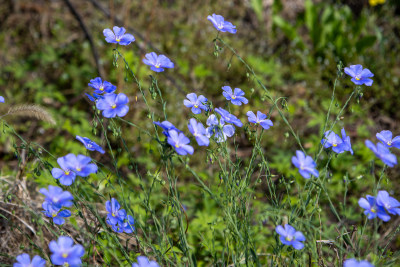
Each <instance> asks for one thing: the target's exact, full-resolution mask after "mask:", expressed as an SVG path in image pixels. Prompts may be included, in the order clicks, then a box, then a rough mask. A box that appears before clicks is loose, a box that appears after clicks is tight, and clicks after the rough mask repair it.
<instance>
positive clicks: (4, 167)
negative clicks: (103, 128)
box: [0, 0, 400, 262]
mask: <svg viewBox="0 0 400 267" xmlns="http://www.w3.org/2000/svg"><path fill="white" fill-rule="evenodd" d="M382 2H383V3H382V4H376V5H375V3H376V2H374V1H372V0H371V1H367V0H366V1H363V0H359V1H357V0H347V1H345V0H343V1H339V0H338V1H333V0H326V1H317V0H316V1H309V0H307V1H302V0H275V1H274V0H246V1H245V0H243V1H223V0H204V1H190V0H158V1H155V0H148V1H130V0H119V1H105V0H64V1H61V0H58V1H52V0H38V1H12V0H4V1H2V2H1V4H0V29H1V31H0V64H1V67H0V91H1V93H0V95H2V96H4V98H5V99H6V103H5V104H2V105H1V106H0V111H2V113H5V112H6V110H7V108H8V107H10V106H13V105H16V104H23V103H32V104H39V105H41V106H43V107H45V108H46V109H47V110H48V111H49V112H50V113H51V114H52V115H53V117H54V118H55V120H56V122H57V125H56V126H52V125H49V124H47V123H43V122H40V121H37V120H35V119H32V118H29V119H28V118H24V117H21V116H14V117H9V118H8V119H7V121H8V122H9V123H10V124H11V125H13V126H14V127H15V128H16V130H17V132H18V133H19V134H20V135H21V136H23V137H24V138H25V139H27V140H31V141H34V142H37V143H39V144H40V145H42V146H43V147H45V148H46V149H47V150H48V151H50V152H51V153H52V154H53V155H55V156H56V157H58V156H63V155H65V154H67V153H84V152H85V151H84V149H83V147H82V146H81V144H80V143H78V142H77V141H76V140H75V136H76V135H80V136H86V137H89V138H91V139H92V140H95V141H97V142H98V143H100V144H103V146H104V143H103V142H104V139H103V138H102V136H101V135H100V134H99V131H94V128H95V127H93V125H92V118H93V109H92V106H91V103H90V102H89V101H88V100H87V98H86V97H85V95H84V93H89V92H91V89H90V88H89V87H88V86H87V84H88V82H89V80H90V79H93V78H95V77H98V76H100V75H101V76H102V77H103V78H104V79H106V80H107V81H110V82H112V83H113V84H115V85H116V86H117V88H118V91H117V92H123V93H125V94H126V95H128V96H129V98H130V111H129V113H128V115H127V116H126V117H125V118H124V119H127V120H129V121H132V122H133V123H135V124H137V125H140V126H141V127H143V128H147V129H151V127H152V126H151V121H150V120H149V119H147V117H146V116H147V113H146V111H145V105H144V103H143V99H142V97H141V94H140V92H139V91H138V89H137V87H136V86H135V85H134V84H133V83H132V82H131V80H130V78H129V79H128V81H126V79H127V77H128V75H127V73H126V72H125V71H124V66H123V65H122V62H120V66H119V68H114V67H113V64H112V60H113V51H112V49H113V46H112V45H110V44H107V43H106V42H105V41H104V37H103V34H102V31H103V29H105V28H112V26H114V25H117V26H124V27H125V28H126V29H127V31H128V32H129V33H132V34H133V35H134V36H135V37H136V41H135V43H133V45H130V46H127V47H121V49H120V51H121V52H122V53H123V54H124V56H125V57H126V59H127V60H128V62H129V63H130V65H131V67H132V68H133V70H134V72H135V73H136V75H137V76H138V77H139V79H140V80H141V82H142V85H143V87H144V88H146V89H145V91H146V94H147V95H148V99H151V98H150V94H149V91H148V90H147V88H148V87H149V86H150V81H151V80H150V78H149V77H148V76H149V75H154V73H152V72H151V71H150V70H149V68H148V67H147V66H146V65H144V64H143V63H142V62H141V60H142V58H143V57H144V55H145V54H146V53H149V52H152V51H155V52H157V53H162V54H165V55H167V56H168V57H169V58H170V59H171V60H172V61H173V62H174V63H175V68H174V69H171V70H167V71H166V72H165V73H162V74H159V75H157V79H158V82H159V86H160V89H161V90H162V93H163V97H164V100H166V102H167V106H166V109H167V110H166V112H167V115H168V119H169V121H171V122H172V123H174V124H175V125H176V126H177V127H178V128H180V129H185V131H186V124H187V120H188V118H190V110H189V109H187V108H185V107H184V106H183V100H184V99H185V96H186V94H188V93H191V92H195V93H197V94H203V95H205V96H206V97H207V98H209V99H210V100H212V101H213V104H214V106H216V107H218V106H223V105H224V104H225V99H224V97H223V96H222V90H221V87H222V86H224V85H230V86H231V87H239V88H241V89H242V90H244V91H245V92H246V96H247V97H248V98H249V101H250V103H249V105H246V106H244V107H243V106H242V107H234V109H233V113H234V114H235V115H237V116H238V117H239V118H241V119H242V121H246V120H247V117H246V116H245V114H246V112H247V111H248V110H252V111H256V110H260V111H262V112H268V110H269V108H270V107H271V105H270V104H269V103H268V102H265V101H264V95H263V92H262V91H261V90H259V89H258V88H256V84H255V82H254V81H253V80H252V79H250V78H249V77H248V75H247V73H246V71H245V69H244V68H243V66H242V65H241V64H240V62H239V61H238V60H237V59H236V58H234V57H232V53H230V52H229V51H227V50H224V51H223V52H222V53H220V55H219V57H218V58H215V56H214V55H213V52H214V45H213V42H212V40H213V39H214V38H215V36H216V30H215V29H214V28H213V26H212V24H211V23H210V22H209V21H208V20H207V16H208V15H211V14H212V13H216V14H220V15H222V16H224V17H225V19H226V20H228V21H230V22H232V23H233V24H234V25H236V26H237V30H238V32H237V34H236V35H231V34H228V33H225V34H221V35H220V36H222V38H223V39H224V40H225V41H226V42H227V43H229V44H230V45H231V46H233V47H234V48H235V49H236V50H237V51H238V53H239V54H240V55H241V56H242V57H243V58H244V59H245V60H246V61H247V62H249V64H250V65H251V66H252V67H253V68H254V70H255V72H256V73H257V75H258V76H259V77H260V78H261V79H262V81H263V82H264V83H265V84H266V85H267V87H268V89H269V90H270V92H271V93H272V94H273V95H274V96H285V97H287V109H286V111H285V114H287V116H288V119H289V121H290V123H291V124H292V126H293V128H294V130H295V132H296V133H298V134H299V136H300V137H301V139H302V143H303V145H304V146H305V148H306V150H308V151H309V154H313V153H315V152H316V151H317V148H318V144H319V142H320V140H321V137H322V127H323V123H324V121H325V117H326V115H325V114H326V112H327V110H328V107H329V103H330V96H331V93H332V87H333V82H334V80H335V78H336V76H337V65H338V64H340V63H339V62H342V64H343V65H344V66H349V65H352V64H362V65H363V66H364V67H366V68H368V69H370V70H371V71H372V72H373V73H374V74H375V76H374V78H373V80H374V83H373V85H372V86H371V87H363V88H364V89H363V97H362V98H361V99H359V103H357V101H355V103H354V102H353V104H352V105H351V108H350V109H348V110H347V111H346V112H345V114H343V115H342V118H341V120H340V121H339V123H338V125H337V126H336V127H335V128H334V130H335V131H336V132H339V131H340V129H341V128H342V127H345V129H346V132H347V134H348V135H349V136H350V137H351V140H352V144H353V150H354V151H355V154H354V156H351V155H350V154H345V155H341V156H340V160H339V159H334V160H332V162H331V163H330V167H329V169H330V171H331V177H330V179H329V181H328V183H329V186H328V188H329V190H330V191H329V193H330V195H331V196H332V198H333V199H343V194H344V193H343V192H344V187H348V190H349V192H348V202H349V203H350V204H348V205H349V206H351V208H348V209H346V210H342V211H341V212H342V214H343V215H344V216H345V217H346V219H348V222H349V224H351V223H353V222H362V221H363V218H362V215H361V214H362V213H361V210H360V208H359V207H358V205H357V200H358V198H360V197H364V196H365V194H371V193H372V188H373V185H374V182H375V181H374V178H373V175H372V174H373V172H374V170H373V169H372V167H371V166H372V165H373V164H372V163H371V161H373V160H375V158H374V155H373V154H372V153H371V152H370V151H369V150H368V149H367V148H366V147H365V146H364V141H365V140H366V139H371V140H372V141H373V142H376V141H377V140H376V138H375V134H376V133H377V132H379V131H381V130H391V131H393V133H394V135H397V134H400V130H399V123H398V121H399V119H400V110H399V108H398V107H399V106H400V102H399V97H400V90H399V86H400V79H399V77H400V58H399V54H400V53H399V52H400V3H399V2H398V1H396V0H392V1H390V0H387V1H382ZM353 88H354V86H353V85H352V83H351V82H350V79H349V77H346V76H343V77H341V78H340V79H339V81H338V85H337V88H336V98H335V102H334V104H335V107H334V109H333V116H332V118H333V117H334V115H335V114H337V113H338V111H339V109H340V107H341V106H342V105H343V104H344V102H345V100H346V99H347V97H348V96H349V94H350V93H351V92H352V90H353ZM136 97H137V100H136ZM150 105H151V106H152V110H153V111H155V112H156V114H155V116H156V118H160V120H162V108H161V106H160V105H159V103H158V102H157V101H150ZM272 121H273V122H274V127H272V128H271V129H270V130H268V131H267V132H266V133H265V135H264V136H265V137H264V141H263V147H264V149H265V153H266V154H267V155H268V158H269V160H270V161H271V166H272V172H273V173H275V174H283V175H285V176H286V177H289V178H288V179H295V177H297V176H298V175H296V170H294V169H293V168H292V167H291V163H290V158H291V156H292V155H293V154H294V151H295V150H296V149H298V147H296V142H295V140H294V139H293V138H292V137H290V136H289V134H288V129H287V128H286V126H285V124H284V123H283V122H282V121H281V119H280V117H279V116H278V115H277V114H275V113H273V114H272ZM203 122H205V121H203ZM122 127H123V132H124V136H125V138H126V139H127V141H128V144H129V149H130V150H131V152H132V155H133V156H134V157H135V160H136V161H138V162H139V164H140V165H139V168H140V171H141V172H142V173H143V175H149V177H151V175H154V173H156V170H157V164H158V163H157V161H158V160H159V159H158V158H157V157H158V155H157V153H155V152H154V151H155V150H156V145H157V144H156V142H154V141H153V142H150V140H148V139H147V138H146V137H145V136H142V135H140V133H139V131H137V130H136V129H134V128H132V127H129V126H127V125H123V126H122ZM186 132H187V131H186ZM237 133H238V134H237V135H236V142H237V143H238V144H239V147H238V155H239V156H240V157H241V158H243V159H246V158H248V157H249V156H250V154H251V142H249V141H248V140H247V138H246V137H248V134H247V133H245V132H244V131H238V132H237ZM96 136H97V137H96ZM139 138H140V139H139ZM0 142H1V144H2V145H1V146H0V155H1V159H2V160H1V161H0V168H1V173H2V174H3V175H7V174H11V173H15V172H16V171H17V169H18V168H17V166H18V162H17V160H16V158H15V157H14V155H13V147H12V143H11V140H10V138H9V137H8V136H7V135H5V134H2V135H1V137H0ZM195 149H197V150H201V151H202V152H199V154H201V156H199V158H201V159H202V160H197V161H196V160H192V161H191V165H192V166H193V167H194V168H195V169H196V170H198V171H199V172H200V173H201V174H202V178H204V180H205V181H206V183H207V184H210V185H211V186H214V187H215V188H217V186H218V183H219V178H218V172H214V171H213V170H216V169H217V166H214V165H212V164H210V163H209V162H208V161H207V160H206V159H205V155H206V152H205V150H203V149H198V147H197V146H195ZM153 152H154V153H153ZM196 153H197V152H196ZM395 153H396V154H397V155H399V153H398V152H397V151H395ZM203 154H204V155H203ZM322 155H323V156H324V157H326V154H322ZM92 157H93V158H94V159H95V160H97V161H99V162H101V163H103V164H105V165H106V166H111V165H110V158H109V156H107V154H106V155H104V156H103V155H100V154H96V153H95V154H92ZM118 157H119V159H120V160H119V164H120V167H121V170H122V171H123V173H124V175H125V176H126V177H127V181H126V182H127V185H126V186H127V187H129V190H132V191H140V189H141V186H142V185H141V183H143V182H142V181H139V179H138V177H136V176H135V175H134V174H133V173H132V171H131V170H130V169H129V168H128V165H129V158H128V156H127V154H126V153H123V152H121V153H118ZM196 157H197V156H196ZM203 159H204V160H203ZM52 162H53V164H54V165H55V161H54V160H52ZM376 164H377V165H378V166H382V164H381V163H380V162H379V161H376ZM37 167H38V163H37V162H32V163H29V164H28V171H27V172H26V175H27V177H28V180H29V181H31V182H32V187H33V188H39V187H43V186H47V185H48V184H49V183H54V181H53V178H52V177H51V176H50V175H49V174H48V173H44V172H43V173H42V174H41V175H37V173H36V172H34V171H33V170H35V169H36V168H37ZM344 177H348V178H347V182H348V183H347V184H346V182H344ZM388 177H389V179H385V181H384V182H383V188H384V189H386V190H388V191H389V192H390V193H394V196H395V197H397V198H399V197H400V186H399V184H398V182H397V181H398V179H399V178H400V175H399V169H398V167H395V168H392V169H390V170H389V171H388ZM96 179H97V178H96V177H95V176H92V177H91V181H92V182H98V181H97V180H96ZM277 179H278V178H277ZM296 179H299V178H298V177H297V178H296ZM179 181H180V184H179V187H180V188H181V191H182V195H181V197H182V199H183V202H184V204H185V205H186V206H187V208H188V210H187V213H188V215H189V218H190V227H192V229H197V233H196V232H194V233H193V234H191V235H190V236H189V243H191V244H196V243H198V244H202V246H200V245H199V248H198V249H197V250H198V251H197V254H198V258H200V259H201V258H203V260H204V262H209V260H208V259H207V257H211V253H209V251H208V250H207V248H206V247H207V246H206V245H205V243H204V242H206V241H204V240H207V238H206V237H207V236H211V233H212V232H213V231H216V230H215V229H217V230H218V231H219V230H221V229H223V226H222V222H220V221H218V219H217V214H218V211H217V207H216V204H215V203H213V201H212V200H210V199H208V200H207V199H205V197H206V196H204V195H202V194H200V193H199V192H197V193H193V192H196V190H197V189H196V188H197V187H196V186H195V185H194V183H195V181H194V180H193V178H192V177H191V175H190V174H189V173H187V172H182V173H180V177H179ZM276 183H277V185H278V187H279V183H278V180H277V181H276ZM34 184H37V186H34ZM99 184H100V183H99ZM82 186H83V185H82ZM265 186H266V185H265V184H264V183H262V184H261V185H260V186H259V187H258V189H257V190H258V191H257V192H256V200H255V201H254V209H255V214H256V217H257V218H258V219H260V220H259V221H263V220H265V219H268V218H264V217H263V212H262V211H263V209H264V208H265V206H266V205H268V196H267V192H268V191H267V189H266V188H265ZM35 190H36V189H35ZM101 190H104V192H111V191H107V189H101ZM33 191H34V190H33ZM282 191H284V188H283V189H282ZM162 192H163V188H162V187H161V186H160V187H158V188H156V189H155V196H156V197H155V198H154V200H153V201H155V202H157V201H158V202H160V199H162V197H161V196H160V195H161V194H162ZM138 194H140V193H138ZM199 196H201V197H199ZM92 197H93V201H98V199H97V198H96V196H94V195H93V196H92ZM33 198H35V194H34V193H33ZM293 201H296V200H295V196H294V199H293ZM38 203H39V204H40V201H39V200H38ZM138 203H139V200H135V199H132V205H136V204H138ZM39 204H38V205H39ZM133 209H134V210H135V212H137V213H138V214H140V213H141V210H140V208H139V207H136V206H135V207H134V208H133ZM323 218H324V220H326V222H327V223H329V216H323ZM398 224H399V221H398V219H392V221H391V222H389V223H387V224H384V225H383V226H382V229H381V230H380V231H381V232H382V233H384V232H386V231H389V230H390V229H393V228H394V227H396V226H397V225H398ZM213 225H214V226H215V227H216V228H215V229H214V228H213V227H214V226H213ZM272 229H273V225H269V226H265V227H264V226H263V225H262V224H260V231H261V233H262V234H261V235H260V242H261V241H262V238H263V235H265V236H268V235H270V232H271V231H272ZM332 231H333V230H332ZM199 233H200V234H199ZM265 236H264V237H265ZM202 237H203V238H202ZM270 238H271V237H270ZM218 245H219V246H223V244H222V243H219V244H218ZM391 246H392V247H393V248H398V247H399V246H400V241H399V239H398V238H397V239H395V240H394V241H393V243H392V245H391ZM266 250H267V249H266Z"/></svg>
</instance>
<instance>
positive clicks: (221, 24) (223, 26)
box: [207, 14, 236, 34]
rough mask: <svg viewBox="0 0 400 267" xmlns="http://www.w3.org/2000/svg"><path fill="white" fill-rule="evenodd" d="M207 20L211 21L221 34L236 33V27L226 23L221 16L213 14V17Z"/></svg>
mask: <svg viewBox="0 0 400 267" xmlns="http://www.w3.org/2000/svg"><path fill="white" fill-rule="evenodd" d="M207 19H208V20H209V21H211V22H212V24H213V25H214V27H215V28H216V29H217V30H218V31H220V32H230V33H233V34H235V33H236V26H234V25H233V24H232V23H230V22H229V21H225V19H224V17H223V16H221V15H215V14H212V16H208V17H207Z"/></svg>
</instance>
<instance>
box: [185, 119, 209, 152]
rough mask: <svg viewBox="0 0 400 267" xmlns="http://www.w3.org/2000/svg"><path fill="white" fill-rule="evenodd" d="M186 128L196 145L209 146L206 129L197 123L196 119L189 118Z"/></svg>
mask: <svg viewBox="0 0 400 267" xmlns="http://www.w3.org/2000/svg"><path fill="white" fill-rule="evenodd" d="M188 128H189V131H190V132H191V133H192V134H193V136H194V137H195V138H196V141H197V144H198V145H199V146H208V145H209V144H210V139H209V138H208V137H207V136H206V135H207V132H206V129H205V128H204V125H203V124H202V123H201V122H197V121H196V119H194V118H191V119H190V120H189V125H188Z"/></svg>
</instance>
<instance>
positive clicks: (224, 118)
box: [215, 108, 243, 127]
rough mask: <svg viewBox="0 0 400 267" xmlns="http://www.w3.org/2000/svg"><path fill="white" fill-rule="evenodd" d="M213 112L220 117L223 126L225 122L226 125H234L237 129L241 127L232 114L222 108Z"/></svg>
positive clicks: (240, 123)
mask: <svg viewBox="0 0 400 267" xmlns="http://www.w3.org/2000/svg"><path fill="white" fill-rule="evenodd" d="M215 112H217V113H218V114H219V115H220V116H221V123H222V124H224V123H225V122H227V123H232V124H234V125H236V126H237V127H242V126H243V123H242V122H241V121H240V120H239V119H238V118H237V117H236V116H235V115H233V114H231V113H229V112H228V111H226V110H225V109H223V108H216V109H215Z"/></svg>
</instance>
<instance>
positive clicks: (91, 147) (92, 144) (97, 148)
mask: <svg viewBox="0 0 400 267" xmlns="http://www.w3.org/2000/svg"><path fill="white" fill-rule="evenodd" d="M76 139H77V140H79V141H80V142H82V144H83V145H84V146H85V147H86V149H87V150H90V151H98V152H100V153H101V154H104V152H105V151H104V149H103V148H102V147H101V146H99V145H98V144H96V143H95V142H94V141H92V140H90V139H89V138H87V137H81V136H79V135H77V136H76Z"/></svg>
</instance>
